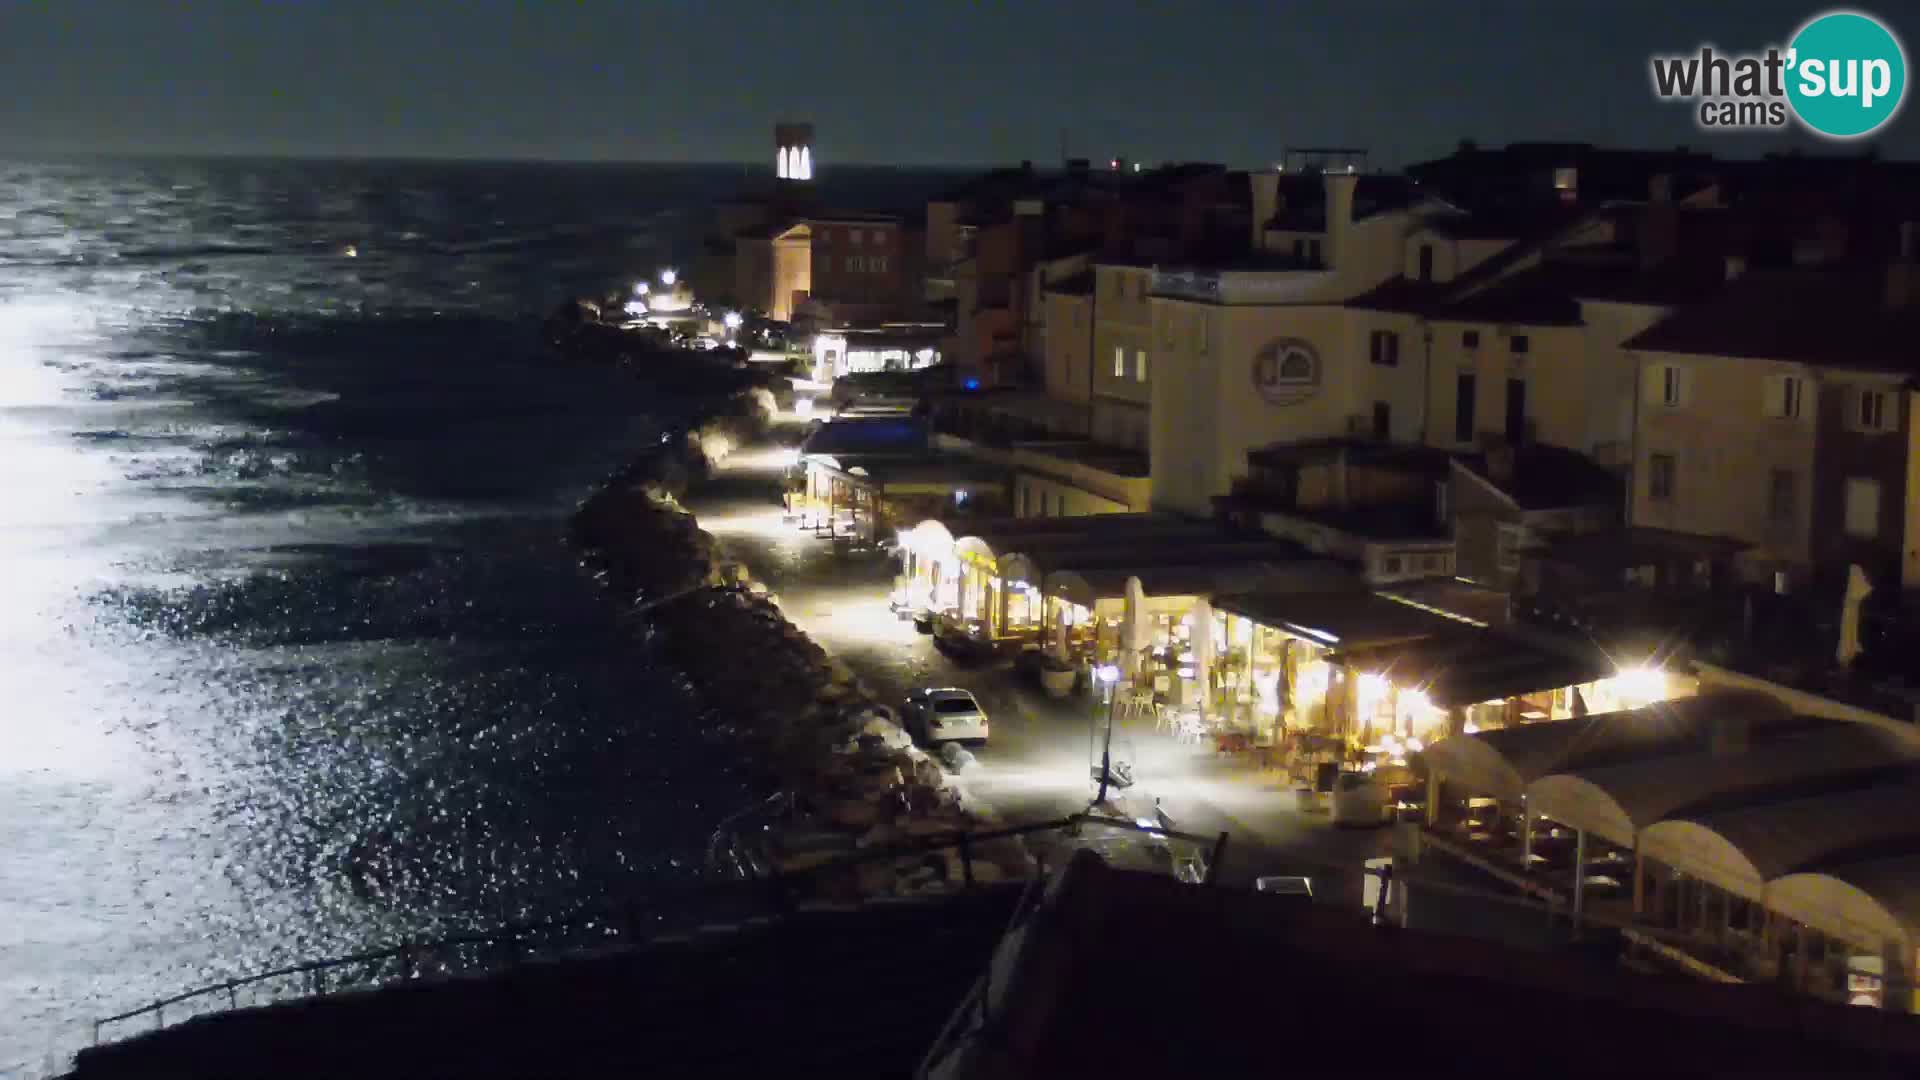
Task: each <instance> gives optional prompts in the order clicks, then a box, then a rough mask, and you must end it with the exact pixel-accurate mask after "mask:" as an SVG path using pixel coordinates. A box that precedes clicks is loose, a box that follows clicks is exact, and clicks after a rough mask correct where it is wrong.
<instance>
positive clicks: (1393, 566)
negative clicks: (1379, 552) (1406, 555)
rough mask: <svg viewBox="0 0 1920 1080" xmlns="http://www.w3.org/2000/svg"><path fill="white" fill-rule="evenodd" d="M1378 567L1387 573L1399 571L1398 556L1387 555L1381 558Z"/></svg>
mask: <svg viewBox="0 0 1920 1080" xmlns="http://www.w3.org/2000/svg"><path fill="white" fill-rule="evenodd" d="M1380 569H1382V570H1383V571H1385V572H1387V573H1389V574H1397V573H1399V572H1400V556H1398V555H1389V556H1387V557H1386V558H1385V559H1383V560H1381V565H1380Z"/></svg>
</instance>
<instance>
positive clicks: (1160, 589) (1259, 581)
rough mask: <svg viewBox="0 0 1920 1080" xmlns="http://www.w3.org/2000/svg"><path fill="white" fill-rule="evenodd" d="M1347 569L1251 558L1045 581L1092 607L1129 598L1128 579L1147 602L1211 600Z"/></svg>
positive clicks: (1080, 572)
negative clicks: (1168, 598) (1158, 599)
mask: <svg viewBox="0 0 1920 1080" xmlns="http://www.w3.org/2000/svg"><path fill="white" fill-rule="evenodd" d="M1344 572H1345V570H1344V568H1343V567H1341V566H1340V565H1339V564H1337V563H1330V562H1325V561H1322V560H1303V561H1301V562H1283V563H1276V562H1260V561H1251V560H1246V559H1239V560H1233V561H1223V562H1213V563H1202V564H1198V565H1186V566H1168V565H1157V566H1138V565H1126V566H1118V567H1112V568H1102V567H1095V568H1089V569H1077V568H1076V569H1067V570H1056V571H1054V572H1053V573H1050V574H1048V575H1047V577H1046V590H1045V591H1046V593H1047V595H1049V596H1058V597H1059V598H1061V599H1062V600H1065V601H1067V602H1068V603H1073V604H1079V605H1080V606H1082V607H1087V608H1091V607H1093V606H1094V604H1095V603H1096V602H1098V601H1100V600H1118V599H1121V598H1123V597H1124V596H1125V595H1126V586H1127V579H1128V578H1129V577H1137V578H1139V579H1140V585H1141V588H1142V589H1143V590H1144V591H1145V593H1146V595H1147V596H1148V597H1160V596H1180V597H1203V596H1204V597H1212V596H1215V595H1217V594H1219V593H1222V592H1236V591H1242V590H1246V589H1251V588H1263V587H1277V586H1282V585H1284V584H1286V583H1287V582H1289V581H1299V582H1301V583H1302V584H1305V583H1307V582H1310V581H1311V582H1319V581H1324V580H1326V579H1327V578H1328V577H1329V576H1332V575H1337V574H1342V573H1344Z"/></svg>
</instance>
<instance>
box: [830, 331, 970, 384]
mask: <svg viewBox="0 0 1920 1080" xmlns="http://www.w3.org/2000/svg"><path fill="white" fill-rule="evenodd" d="M941 333H943V331H942V330H940V329H938V328H935V329H932V330H927V329H923V328H919V327H911V328H905V329H902V330H900V331H898V332H895V331H890V330H885V329H882V330H833V331H828V332H826V333H821V334H815V335H814V338H813V377H814V379H815V380H817V381H819V382H824V383H830V382H832V381H834V380H835V379H838V378H841V377H843V376H847V375H860V374H867V373H870V372H876V371H918V370H920V369H922V368H929V367H932V366H934V365H935V364H938V363H939V362H940V348H939V345H940V334H941Z"/></svg>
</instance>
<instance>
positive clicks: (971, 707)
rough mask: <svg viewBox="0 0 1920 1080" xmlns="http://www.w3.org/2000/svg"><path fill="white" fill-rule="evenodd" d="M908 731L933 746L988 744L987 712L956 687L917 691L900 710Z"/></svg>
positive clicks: (977, 702)
mask: <svg viewBox="0 0 1920 1080" xmlns="http://www.w3.org/2000/svg"><path fill="white" fill-rule="evenodd" d="M901 712H902V713H903V714H904V716H903V719H905V720H906V722H907V730H908V731H909V732H911V733H913V734H914V735H916V736H917V737H919V739H920V741H921V742H923V743H925V744H927V745H929V746H931V745H932V744H934V743H942V742H975V743H983V742H986V741H987V710H985V709H983V708H981V707H980V702H979V701H978V700H976V699H975V698H974V696H973V694H972V693H970V692H968V691H966V690H960V689H957V688H953V687H943V688H938V689H926V690H915V691H914V692H913V693H911V694H908V695H907V703H906V706H905V707H904V708H903V709H902V710H901Z"/></svg>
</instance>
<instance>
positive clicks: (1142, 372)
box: [1133, 349, 1147, 382]
mask: <svg viewBox="0 0 1920 1080" xmlns="http://www.w3.org/2000/svg"><path fill="white" fill-rule="evenodd" d="M1133 358H1134V368H1133V378H1134V381H1135V382H1146V381H1147V350H1145V349H1135V350H1134V351H1133Z"/></svg>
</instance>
